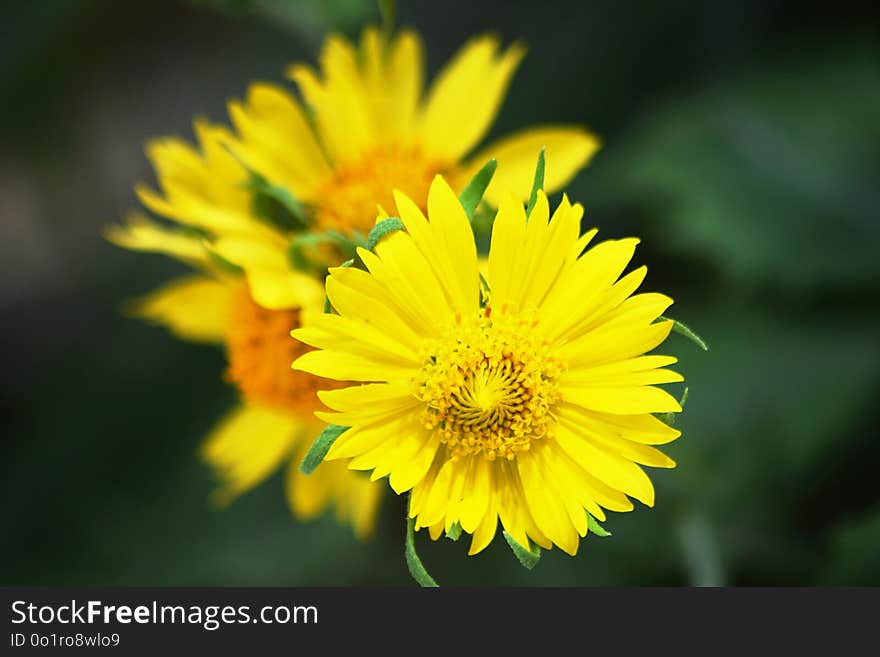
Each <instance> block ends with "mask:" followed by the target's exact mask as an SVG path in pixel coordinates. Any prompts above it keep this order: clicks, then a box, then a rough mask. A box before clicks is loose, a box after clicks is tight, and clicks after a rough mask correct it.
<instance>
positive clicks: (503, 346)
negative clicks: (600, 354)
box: [416, 307, 564, 461]
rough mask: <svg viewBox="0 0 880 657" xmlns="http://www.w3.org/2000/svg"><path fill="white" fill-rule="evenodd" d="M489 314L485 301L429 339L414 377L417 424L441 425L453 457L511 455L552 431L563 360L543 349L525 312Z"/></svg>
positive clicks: (436, 427)
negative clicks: (420, 412) (419, 404)
mask: <svg viewBox="0 0 880 657" xmlns="http://www.w3.org/2000/svg"><path fill="white" fill-rule="evenodd" d="M490 315H491V308H489V307H487V308H486V309H485V311H481V312H480V315H479V316H478V317H476V318H474V319H472V320H466V319H465V320H462V321H461V322H460V323H459V324H458V325H457V326H455V327H454V328H453V329H452V330H451V331H450V332H449V333H448V334H447V335H445V336H444V337H443V338H442V339H441V340H439V341H437V342H436V343H435V344H432V345H431V346H430V347H429V348H428V350H427V353H426V356H425V361H424V365H423V366H422V369H421V371H420V373H419V375H418V376H417V378H416V386H417V392H416V396H417V397H418V398H419V399H420V400H422V401H423V402H424V403H425V404H426V405H427V409H426V410H425V413H424V418H423V421H424V426H425V428H426V429H428V430H429V431H439V432H440V440H441V442H443V443H445V444H446V447H447V450H448V453H449V455H450V458H452V459H453V460H456V459H459V458H461V457H462V456H465V455H470V454H481V455H482V456H483V457H484V458H486V459H488V460H490V461H493V460H495V459H496V458H498V457H499V456H500V457H503V458H506V459H508V460H513V459H514V458H515V457H516V454H517V452H520V451H523V450H527V449H529V447H530V446H531V443H532V441H533V440H540V439H541V438H543V437H545V436H549V435H551V434H552V431H553V425H554V423H555V420H554V418H553V407H554V405H555V404H556V403H557V402H558V401H559V398H560V397H559V391H558V389H557V387H556V383H555V380H556V378H557V377H558V376H559V374H560V373H561V372H562V370H563V369H564V365H563V364H562V363H561V362H560V361H559V360H558V359H555V358H552V357H551V356H549V355H548V353H547V345H546V343H544V342H543V341H541V340H540V339H539V338H537V337H536V336H535V331H534V327H535V322H534V321H533V320H532V319H531V318H529V317H519V316H497V315H496V316H495V317H492V318H491V319H490V317H489V316H490Z"/></svg>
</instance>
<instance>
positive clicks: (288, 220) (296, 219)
mask: <svg viewBox="0 0 880 657" xmlns="http://www.w3.org/2000/svg"><path fill="white" fill-rule="evenodd" d="M250 175H251V177H250V180H249V181H248V182H247V183H245V185H244V187H245V189H247V190H248V191H249V192H250V193H251V211H252V212H253V214H254V216H256V217H257V218H258V219H261V220H263V221H265V222H266V223H268V224H269V225H271V226H273V227H275V228H278V229H280V230H282V231H285V232H292V231H297V230H304V229H305V228H307V227H308V222H307V221H306V217H305V211H304V208H303V206H302V204H301V203H300V202H299V201H298V200H297V199H296V197H295V196H294V195H293V194H292V193H291V192H290V190H289V189H287V188H286V187H282V186H281V185H273V184H272V183H270V182H269V181H268V180H266V179H265V178H264V177H263V176H261V175H260V174H258V173H256V172H254V171H250Z"/></svg>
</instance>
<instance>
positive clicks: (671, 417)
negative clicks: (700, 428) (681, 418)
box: [660, 386, 690, 427]
mask: <svg viewBox="0 0 880 657" xmlns="http://www.w3.org/2000/svg"><path fill="white" fill-rule="evenodd" d="M688 390H690V388H688V387H687V386H685V388H684V392H682V393H681V399H679V400H678V405H679V406H680V407H681V410H684V405H685V402H687V400H688ZM660 419H661V420H663V421H664V422H665V423H666V424H668V425H669V426H670V427H674V426H675V413H664V414H663V415H661V416H660Z"/></svg>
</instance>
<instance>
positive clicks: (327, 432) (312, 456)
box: [299, 424, 348, 474]
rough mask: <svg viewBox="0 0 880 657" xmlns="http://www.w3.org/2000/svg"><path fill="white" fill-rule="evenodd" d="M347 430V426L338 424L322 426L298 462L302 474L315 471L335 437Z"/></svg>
mask: <svg viewBox="0 0 880 657" xmlns="http://www.w3.org/2000/svg"><path fill="white" fill-rule="evenodd" d="M347 430H348V427H341V426H339V425H338V424H328V425H327V426H326V427H324V430H323V431H322V432H321V433H320V434H318V437H317V438H315V442H313V443H312V446H311V447H309V451H308V452H306V455H305V457H304V458H303V460H302V463H300V464H299V470H300V472H302V473H303V474H312V473H313V472H314V471H315V468H317V467H318V466H319V465H321V462H322V461H323V460H324V457H325V456H327V452H329V451H330V447H332V446H333V443H335V442H336V439H337V438H339V436H341V435H342V434H343V433H345V432H346V431H347Z"/></svg>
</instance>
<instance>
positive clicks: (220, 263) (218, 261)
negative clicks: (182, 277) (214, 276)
mask: <svg viewBox="0 0 880 657" xmlns="http://www.w3.org/2000/svg"><path fill="white" fill-rule="evenodd" d="M206 251H207V253H208V259H209V260H210V261H211V264H214V265H216V266H217V268H218V269H222V270H224V271H226V272H229V273H230V274H235V275H237V276H240V275H242V274H244V269H242V268H241V267H239V266H238V265H236V264H235V263H234V262H230V261H229V260H227V259H226V258H224V257H223V256H222V255H220V254H219V253H217V252H216V251H213V250H211V248H210V246H209V247H208V248H207V249H206Z"/></svg>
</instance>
